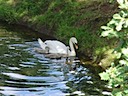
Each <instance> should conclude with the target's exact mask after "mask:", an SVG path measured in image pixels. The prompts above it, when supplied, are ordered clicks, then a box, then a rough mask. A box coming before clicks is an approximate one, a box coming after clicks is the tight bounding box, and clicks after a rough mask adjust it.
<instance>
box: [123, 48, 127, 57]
mask: <svg viewBox="0 0 128 96" xmlns="http://www.w3.org/2000/svg"><path fill="white" fill-rule="evenodd" d="M122 53H123V54H124V55H125V56H126V57H128V48H123V49H122Z"/></svg>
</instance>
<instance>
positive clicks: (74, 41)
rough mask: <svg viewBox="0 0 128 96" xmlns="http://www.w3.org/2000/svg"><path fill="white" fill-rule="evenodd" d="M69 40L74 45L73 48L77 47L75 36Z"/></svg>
mask: <svg viewBox="0 0 128 96" xmlns="http://www.w3.org/2000/svg"><path fill="white" fill-rule="evenodd" d="M70 41H71V42H72V43H73V44H74V45H75V48H76V49H78V42H77V39H76V38H75V37H72V38H71V39H70Z"/></svg>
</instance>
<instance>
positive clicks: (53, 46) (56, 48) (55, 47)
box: [45, 40, 67, 54]
mask: <svg viewBox="0 0 128 96" xmlns="http://www.w3.org/2000/svg"><path fill="white" fill-rule="evenodd" d="M45 43H46V44H47V46H48V47H49V53H59V54H67V47H66V46H65V45H64V44H63V43H62V42H60V41H57V40H47V41H45Z"/></svg>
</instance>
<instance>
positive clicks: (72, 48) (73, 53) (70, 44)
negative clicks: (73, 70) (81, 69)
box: [69, 40, 76, 56]
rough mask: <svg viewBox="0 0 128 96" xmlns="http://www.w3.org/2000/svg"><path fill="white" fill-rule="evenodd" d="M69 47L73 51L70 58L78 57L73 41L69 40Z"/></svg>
mask: <svg viewBox="0 0 128 96" xmlns="http://www.w3.org/2000/svg"><path fill="white" fill-rule="evenodd" d="M69 46H70V49H71V51H70V52H69V56H76V52H75V49H74V46H73V42H72V40H69Z"/></svg>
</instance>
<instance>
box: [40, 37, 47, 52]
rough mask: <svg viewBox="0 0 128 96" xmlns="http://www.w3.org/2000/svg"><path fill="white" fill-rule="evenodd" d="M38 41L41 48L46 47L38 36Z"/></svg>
mask: <svg viewBox="0 0 128 96" xmlns="http://www.w3.org/2000/svg"><path fill="white" fill-rule="evenodd" d="M38 43H39V45H40V47H41V48H42V49H43V50H45V48H46V46H47V45H46V44H45V43H44V42H43V41H42V40H41V39H40V38H38Z"/></svg>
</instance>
